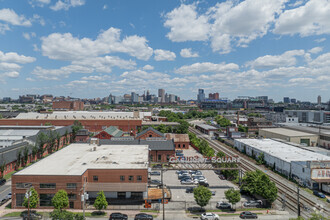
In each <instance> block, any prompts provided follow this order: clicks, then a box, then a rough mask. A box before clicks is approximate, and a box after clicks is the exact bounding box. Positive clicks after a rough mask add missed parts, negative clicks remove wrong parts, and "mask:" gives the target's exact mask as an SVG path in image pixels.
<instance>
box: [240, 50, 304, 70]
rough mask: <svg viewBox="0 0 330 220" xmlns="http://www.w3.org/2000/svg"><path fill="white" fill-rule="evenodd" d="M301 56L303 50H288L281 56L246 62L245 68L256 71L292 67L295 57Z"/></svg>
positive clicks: (264, 57) (269, 56)
mask: <svg viewBox="0 0 330 220" xmlns="http://www.w3.org/2000/svg"><path fill="white" fill-rule="evenodd" d="M303 55H305V51H304V50H290V51H286V52H285V53H283V54H281V55H266V56H263V57H258V58H257V59H255V60H254V61H249V62H247V63H246V66H250V67H251V68H257V69H259V68H261V69H262V68H276V67H285V66H294V65H295V64H296V62H297V59H296V56H303Z"/></svg>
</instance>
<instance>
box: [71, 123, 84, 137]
mask: <svg viewBox="0 0 330 220" xmlns="http://www.w3.org/2000/svg"><path fill="white" fill-rule="evenodd" d="M82 128H83V126H82V124H81V123H80V122H79V121H77V120H75V121H74V122H73V125H72V128H71V129H72V135H71V142H74V141H75V140H76V135H77V132H78V131H79V130H80V129H82Z"/></svg>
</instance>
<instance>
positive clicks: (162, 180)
mask: <svg viewBox="0 0 330 220" xmlns="http://www.w3.org/2000/svg"><path fill="white" fill-rule="evenodd" d="M163 172H164V168H162V170H161V174H162V175H161V182H162V201H163V220H165V199H164V179H163Z"/></svg>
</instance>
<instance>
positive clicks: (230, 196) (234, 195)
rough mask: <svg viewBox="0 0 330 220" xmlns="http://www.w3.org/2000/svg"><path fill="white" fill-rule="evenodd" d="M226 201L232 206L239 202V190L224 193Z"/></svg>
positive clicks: (229, 190)
mask: <svg viewBox="0 0 330 220" xmlns="http://www.w3.org/2000/svg"><path fill="white" fill-rule="evenodd" d="M225 196H226V199H227V200H228V201H229V203H231V204H232V205H233V206H234V205H235V204H236V203H238V202H239V201H241V194H240V192H239V190H234V189H228V190H227V191H225Z"/></svg>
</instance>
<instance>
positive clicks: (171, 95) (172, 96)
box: [169, 94, 175, 103]
mask: <svg viewBox="0 0 330 220" xmlns="http://www.w3.org/2000/svg"><path fill="white" fill-rule="evenodd" d="M169 102H170V103H173V102H175V95H174V94H170V95H169Z"/></svg>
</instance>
